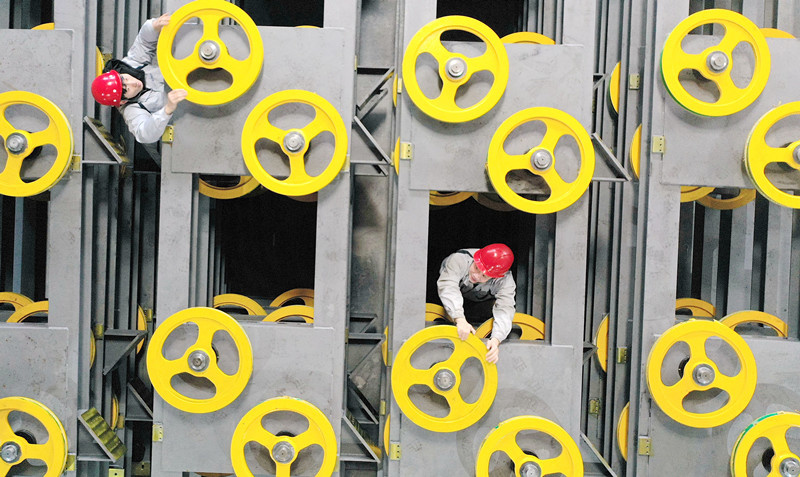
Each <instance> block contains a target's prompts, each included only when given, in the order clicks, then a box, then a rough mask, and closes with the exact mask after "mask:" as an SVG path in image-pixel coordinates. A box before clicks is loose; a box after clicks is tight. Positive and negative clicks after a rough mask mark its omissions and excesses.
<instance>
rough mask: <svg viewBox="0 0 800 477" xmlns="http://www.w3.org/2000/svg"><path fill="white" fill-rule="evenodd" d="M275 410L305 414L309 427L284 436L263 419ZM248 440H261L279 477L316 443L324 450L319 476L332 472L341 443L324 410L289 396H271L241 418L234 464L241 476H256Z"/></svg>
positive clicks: (234, 442)
mask: <svg viewBox="0 0 800 477" xmlns="http://www.w3.org/2000/svg"><path fill="white" fill-rule="evenodd" d="M275 412H281V413H284V412H291V413H295V414H299V415H301V416H303V417H305V418H306V419H307V420H308V429H307V430H305V431H304V432H302V433H301V434H299V435H297V436H281V435H276V434H273V433H271V432H269V431H267V430H266V429H264V426H263V425H262V419H263V418H264V417H265V416H267V415H268V414H271V413H275ZM278 434H281V432H279V433H278ZM248 442H257V443H259V444H261V445H262V446H264V447H266V448H267V449H268V450H269V452H270V457H271V458H272V460H273V461H274V462H275V465H276V467H277V472H276V475H277V476H279V477H289V475H291V473H290V468H291V465H292V463H293V462H294V461H295V460H296V459H297V454H298V453H299V452H300V451H301V450H303V449H305V448H306V447H309V446H312V445H319V446H320V447H322V450H323V452H324V458H323V460H322V466H321V467H320V469H319V471H318V472H317V474H316V475H317V477H323V476H329V475H332V474H333V471H334V469H335V468H336V456H337V446H336V434H335V433H334V432H333V427H332V426H331V423H330V422H329V421H328V418H326V417H325V414H323V413H322V411H320V410H319V409H318V408H317V407H316V406H314V405H313V404H311V403H309V402H307V401H304V400H302V399H296V398H291V397H286V396H284V397H279V398H273V399H269V400H267V401H264V402H262V403H261V404H259V405H257V406H256V407H254V408H253V409H251V410H250V411H248V413H247V414H245V415H244V417H243V418H242V420H241V421H239V424H238V425H237V426H236V430H234V431H233V438H232V439H231V463H232V464H233V470H234V471H235V473H236V475H238V476H247V477H253V472H252V471H251V470H250V467H248V465H247V462H246V460H245V453H244V448H245V446H246V445H247V443H248Z"/></svg>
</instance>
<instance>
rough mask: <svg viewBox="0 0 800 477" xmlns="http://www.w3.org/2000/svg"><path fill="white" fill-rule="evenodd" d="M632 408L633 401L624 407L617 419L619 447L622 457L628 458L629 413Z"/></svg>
mask: <svg viewBox="0 0 800 477" xmlns="http://www.w3.org/2000/svg"><path fill="white" fill-rule="evenodd" d="M630 410H631V403H628V404H626V405H625V407H623V408H622V412H620V413H619V420H618V421H617V448H618V449H619V453H620V454H622V458H623V459H625V460H628V425H629V423H628V415H629V413H630Z"/></svg>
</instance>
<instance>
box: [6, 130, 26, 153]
mask: <svg viewBox="0 0 800 477" xmlns="http://www.w3.org/2000/svg"><path fill="white" fill-rule="evenodd" d="M6 147H7V148H8V150H9V151H10V152H11V153H12V154H20V153H21V152H23V151H25V149H27V148H28V140H27V139H25V136H23V135H22V134H20V133H11V134H9V135H8V138H6Z"/></svg>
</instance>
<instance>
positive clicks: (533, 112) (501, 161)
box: [486, 107, 595, 214]
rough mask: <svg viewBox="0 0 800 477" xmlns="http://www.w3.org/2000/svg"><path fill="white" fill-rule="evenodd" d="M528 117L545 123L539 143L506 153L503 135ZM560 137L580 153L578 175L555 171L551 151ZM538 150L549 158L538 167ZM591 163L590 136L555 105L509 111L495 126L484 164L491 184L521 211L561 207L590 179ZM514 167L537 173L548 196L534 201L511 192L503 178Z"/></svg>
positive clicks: (555, 160) (538, 211) (543, 211)
mask: <svg viewBox="0 0 800 477" xmlns="http://www.w3.org/2000/svg"><path fill="white" fill-rule="evenodd" d="M531 121H541V122H543V123H544V124H545V126H546V127H547V132H546V133H545V135H544V137H543V138H542V141H541V143H539V144H538V145H536V146H534V147H532V148H531V149H529V150H528V152H526V153H525V154H517V155H511V154H508V153H507V152H506V151H505V148H504V144H505V141H506V139H507V138H508V137H509V135H510V134H511V133H512V132H513V131H514V130H515V129H517V128H518V127H519V126H521V125H523V124H526V123H529V122H531ZM563 137H571V138H573V139H574V140H575V142H576V143H577V145H578V150H579V153H580V161H581V164H580V169H579V170H578V176H577V177H576V178H575V179H574V180H573V181H572V182H566V181H564V179H563V178H562V177H561V175H560V174H559V173H558V171H556V165H557V163H558V157H556V153H555V150H556V145H557V144H558V142H559V140H560V139H561V138H563ZM538 153H546V154H547V155H548V157H550V159H551V160H550V164H549V165H548V166H547V167H545V168H543V169H541V170H540V169H538V168H537V167H535V166H534V161H533V158H534V156H535V155H536V154H538ZM594 163H595V156H594V147H593V146H592V139H591V138H590V137H589V133H587V132H586V129H584V128H583V126H582V125H581V123H579V122H578V120H577V119H575V118H573V117H572V116H570V115H569V114H567V113H565V112H563V111H561V110H558V109H554V108H545V107H536V108H528V109H524V110H522V111H519V112H517V113H515V114H513V115H511V117H509V118H508V119H506V120H505V121H503V123H502V124H501V125H500V127H498V128H497V131H495V133H494V136H493V137H492V141H491V143H490V144H489V154H488V159H487V161H486V168H487V169H488V172H489V179H490V180H491V182H492V186H494V189H495V190H496V191H497V193H498V194H499V195H500V197H502V198H503V200H505V201H506V202H508V203H509V204H510V205H513V206H514V207H516V208H517V209H519V210H522V211H525V212H530V213H534V214H550V213H553V212H558V211H559V210H563V209H565V208H567V207H569V206H570V205H572V204H573V203H575V201H577V200H578V199H580V197H581V196H582V195H583V194H584V192H586V189H587V188H588V187H589V184H590V183H591V181H592V175H593V174H594ZM514 170H526V171H528V172H531V173H533V174H535V175H537V176H540V177H541V178H542V179H544V181H545V182H546V183H547V185H548V187H549V188H550V197H548V198H547V199H545V200H541V201H536V200H530V199H526V198H524V197H522V196H520V195H519V194H517V193H516V192H514V191H513V190H512V189H511V187H510V186H509V185H508V183H507V182H506V175H507V174H508V173H509V172H511V171H514Z"/></svg>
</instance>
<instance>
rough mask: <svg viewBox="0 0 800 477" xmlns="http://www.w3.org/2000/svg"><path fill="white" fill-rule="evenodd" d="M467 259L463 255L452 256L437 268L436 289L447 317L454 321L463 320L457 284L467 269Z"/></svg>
mask: <svg viewBox="0 0 800 477" xmlns="http://www.w3.org/2000/svg"><path fill="white" fill-rule="evenodd" d="M466 259H467V257H466V256H465V255H463V254H452V255H450V256H448V257H447V258H445V259H444V261H443V262H442V266H441V267H440V268H439V279H438V280H437V281H436V287H437V289H438V290H439V299H440V300H441V301H442V305H443V306H444V310H445V311H446V312H447V315H448V316H450V318H452V319H453V320H454V321H455V320H457V319H458V318H464V297H463V296H462V295H461V289H460V288H459V282H460V281H461V277H463V276H464V274H466V272H467V270H468V269H469V264H468V263H466V262H467V260H466Z"/></svg>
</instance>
